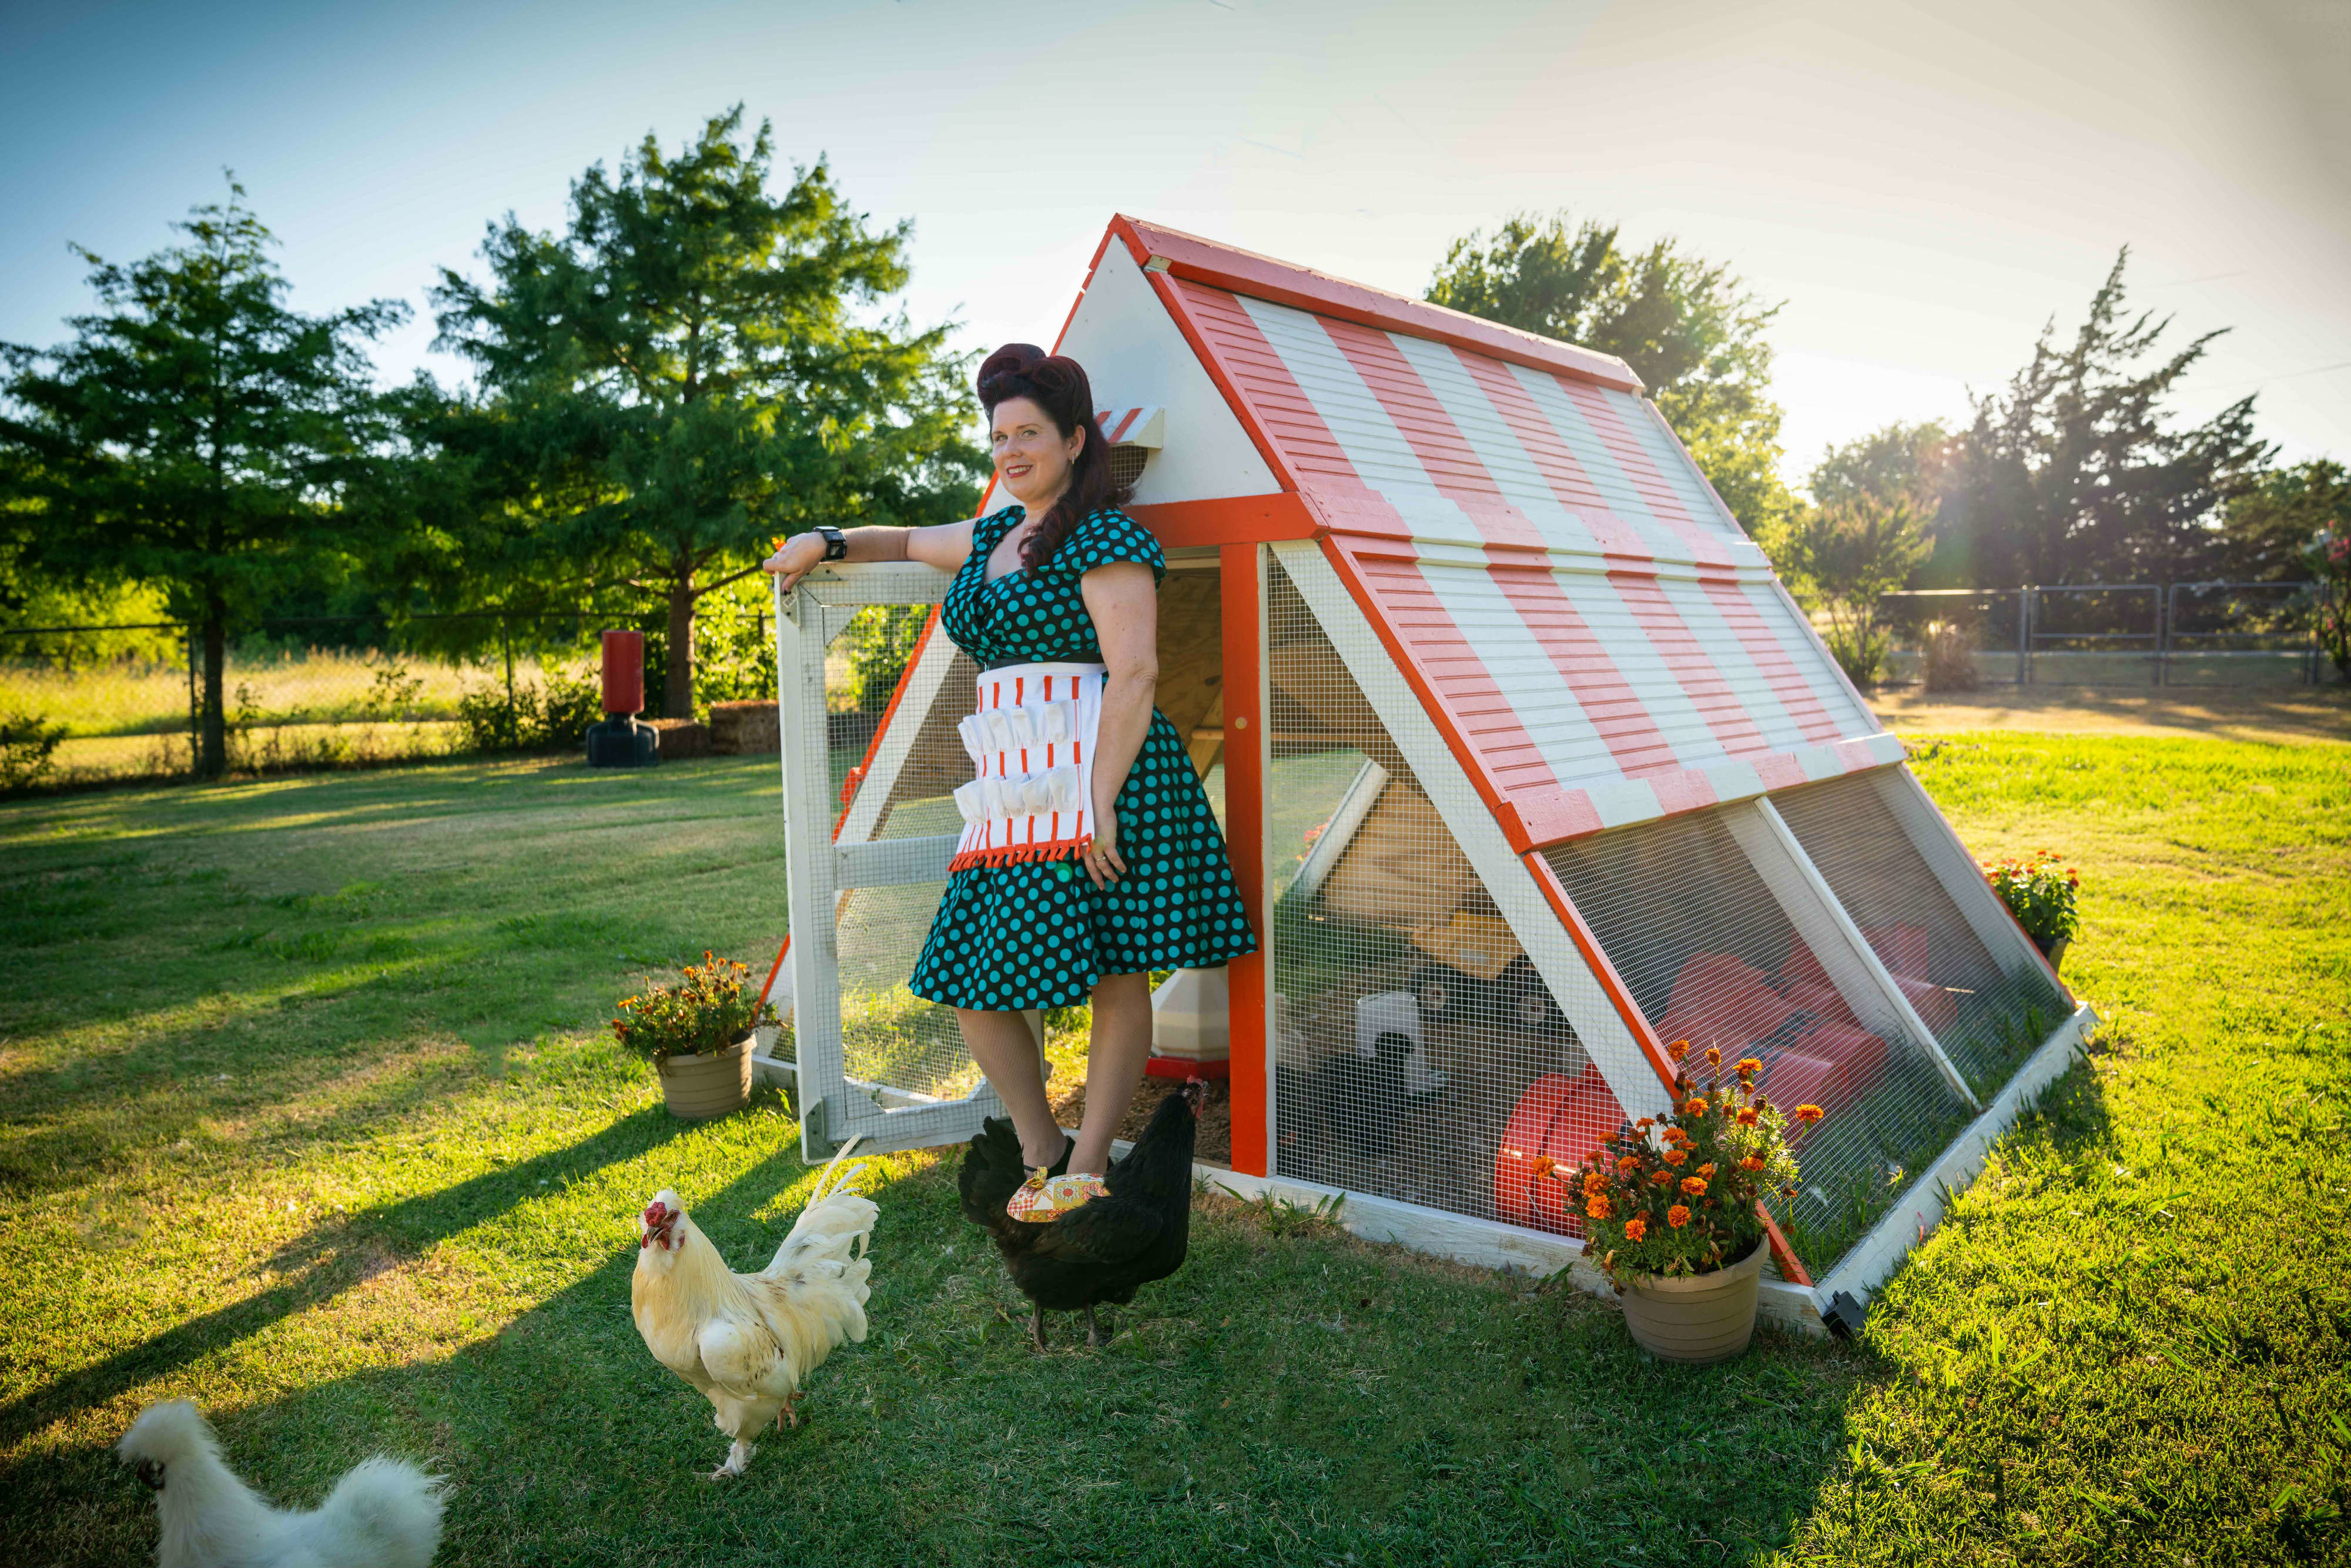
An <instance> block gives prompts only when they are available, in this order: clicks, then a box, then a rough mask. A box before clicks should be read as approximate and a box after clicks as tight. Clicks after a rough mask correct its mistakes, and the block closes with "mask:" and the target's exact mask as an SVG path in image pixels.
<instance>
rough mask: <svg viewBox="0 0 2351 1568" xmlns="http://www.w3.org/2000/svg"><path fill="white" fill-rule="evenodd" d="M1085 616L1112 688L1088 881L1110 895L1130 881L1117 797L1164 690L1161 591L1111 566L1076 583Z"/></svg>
mask: <svg viewBox="0 0 2351 1568" xmlns="http://www.w3.org/2000/svg"><path fill="white" fill-rule="evenodd" d="M1078 588H1079V591H1080V592H1081V593H1082V594H1083V595H1084V596H1085V601H1086V613H1087V614H1088V615H1089V616H1091V617H1092V620H1093V623H1094V633H1095V636H1096V637H1097V639H1098V640H1099V641H1100V642H1101V643H1102V665H1103V668H1104V669H1106V670H1107V671H1108V672H1109V675H1110V678H1109V682H1108V684H1107V685H1104V686H1103V688H1102V729H1101V731H1100V733H1098V734H1097V735H1096V736H1095V737H1094V769H1093V771H1094V799H1093V808H1094V850H1093V852H1092V854H1090V855H1089V856H1087V858H1086V874H1087V875H1088V876H1090V877H1092V878H1093V881H1094V885H1095V886H1096V887H1106V886H1108V885H1109V884H1110V883H1113V882H1115V881H1117V880H1118V879H1119V878H1120V877H1122V876H1123V875H1125V874H1126V862H1125V860H1124V859H1123V857H1122V856H1121V855H1120V854H1119V851H1118V816H1117V812H1116V810H1115V808H1116V805H1117V802H1118V792H1119V790H1121V789H1123V788H1125V786H1126V776H1127V773H1128V772H1129V771H1130V770H1131V769H1132V768H1134V759H1135V758H1136V757H1137V756H1138V755H1140V754H1141V752H1142V750H1143V739H1144V736H1146V735H1148V734H1149V733H1150V731H1151V705H1152V699H1153V697H1154V696H1155V695H1156V694H1157V691H1158V688H1159V590H1158V586H1157V584H1156V583H1155V582H1154V581H1153V580H1152V575H1151V569H1150V568H1149V567H1147V566H1144V565H1143V564H1142V563H1141V562H1139V561H1131V560H1122V561H1113V562H1112V563H1111V564H1110V565H1108V566H1098V567H1096V568H1094V569H1093V570H1092V571H1090V572H1088V573H1086V574H1085V576H1084V577H1082V578H1081V579H1079V580H1078Z"/></svg>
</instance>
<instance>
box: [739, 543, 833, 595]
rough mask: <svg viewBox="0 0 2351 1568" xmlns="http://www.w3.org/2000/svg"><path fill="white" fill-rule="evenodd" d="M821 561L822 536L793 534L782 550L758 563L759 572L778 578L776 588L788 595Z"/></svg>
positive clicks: (822, 549)
mask: <svg viewBox="0 0 2351 1568" xmlns="http://www.w3.org/2000/svg"><path fill="white" fill-rule="evenodd" d="M738 559H739V558H738ZM823 561H824V536H823V535H822V534H816V533H808V534H794V535H793V536H792V537H791V538H788V539H786V540H785V541H784V548H783V549H779V550H778V551H777V552H776V553H775V554H773V555H771V556H769V557H768V559H766V560H764V561H762V562H760V563H759V570H762V571H764V572H766V573H767V574H768V576H770V577H775V578H780V579H781V580H782V581H781V582H780V583H779V584H778V586H779V587H780V588H782V589H783V591H785V592H786V593H789V592H790V591H792V590H793V589H794V588H796V587H798V586H799V580H800V579H801V578H804V577H806V576H807V575H808V574H809V573H810V572H811V571H814V570H816V569H817V568H818V567H819V566H820V565H821V564H822V563H823Z"/></svg>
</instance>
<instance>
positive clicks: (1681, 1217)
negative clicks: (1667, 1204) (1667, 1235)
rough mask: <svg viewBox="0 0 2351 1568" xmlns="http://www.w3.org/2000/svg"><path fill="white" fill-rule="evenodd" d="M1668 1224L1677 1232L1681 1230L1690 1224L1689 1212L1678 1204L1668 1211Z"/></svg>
mask: <svg viewBox="0 0 2351 1568" xmlns="http://www.w3.org/2000/svg"><path fill="white" fill-rule="evenodd" d="M1666 1223H1667V1225H1670V1226H1672V1227H1673V1228H1675V1229H1676V1230H1679V1229H1680V1228H1682V1227H1683V1226H1685V1225H1687V1224H1688V1223H1689V1210H1688V1209H1687V1208H1685V1207H1682V1206H1681V1205H1680V1204H1678V1203H1677V1204H1676V1205H1674V1206H1673V1207H1671V1208H1669V1209H1667V1210H1666Z"/></svg>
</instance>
